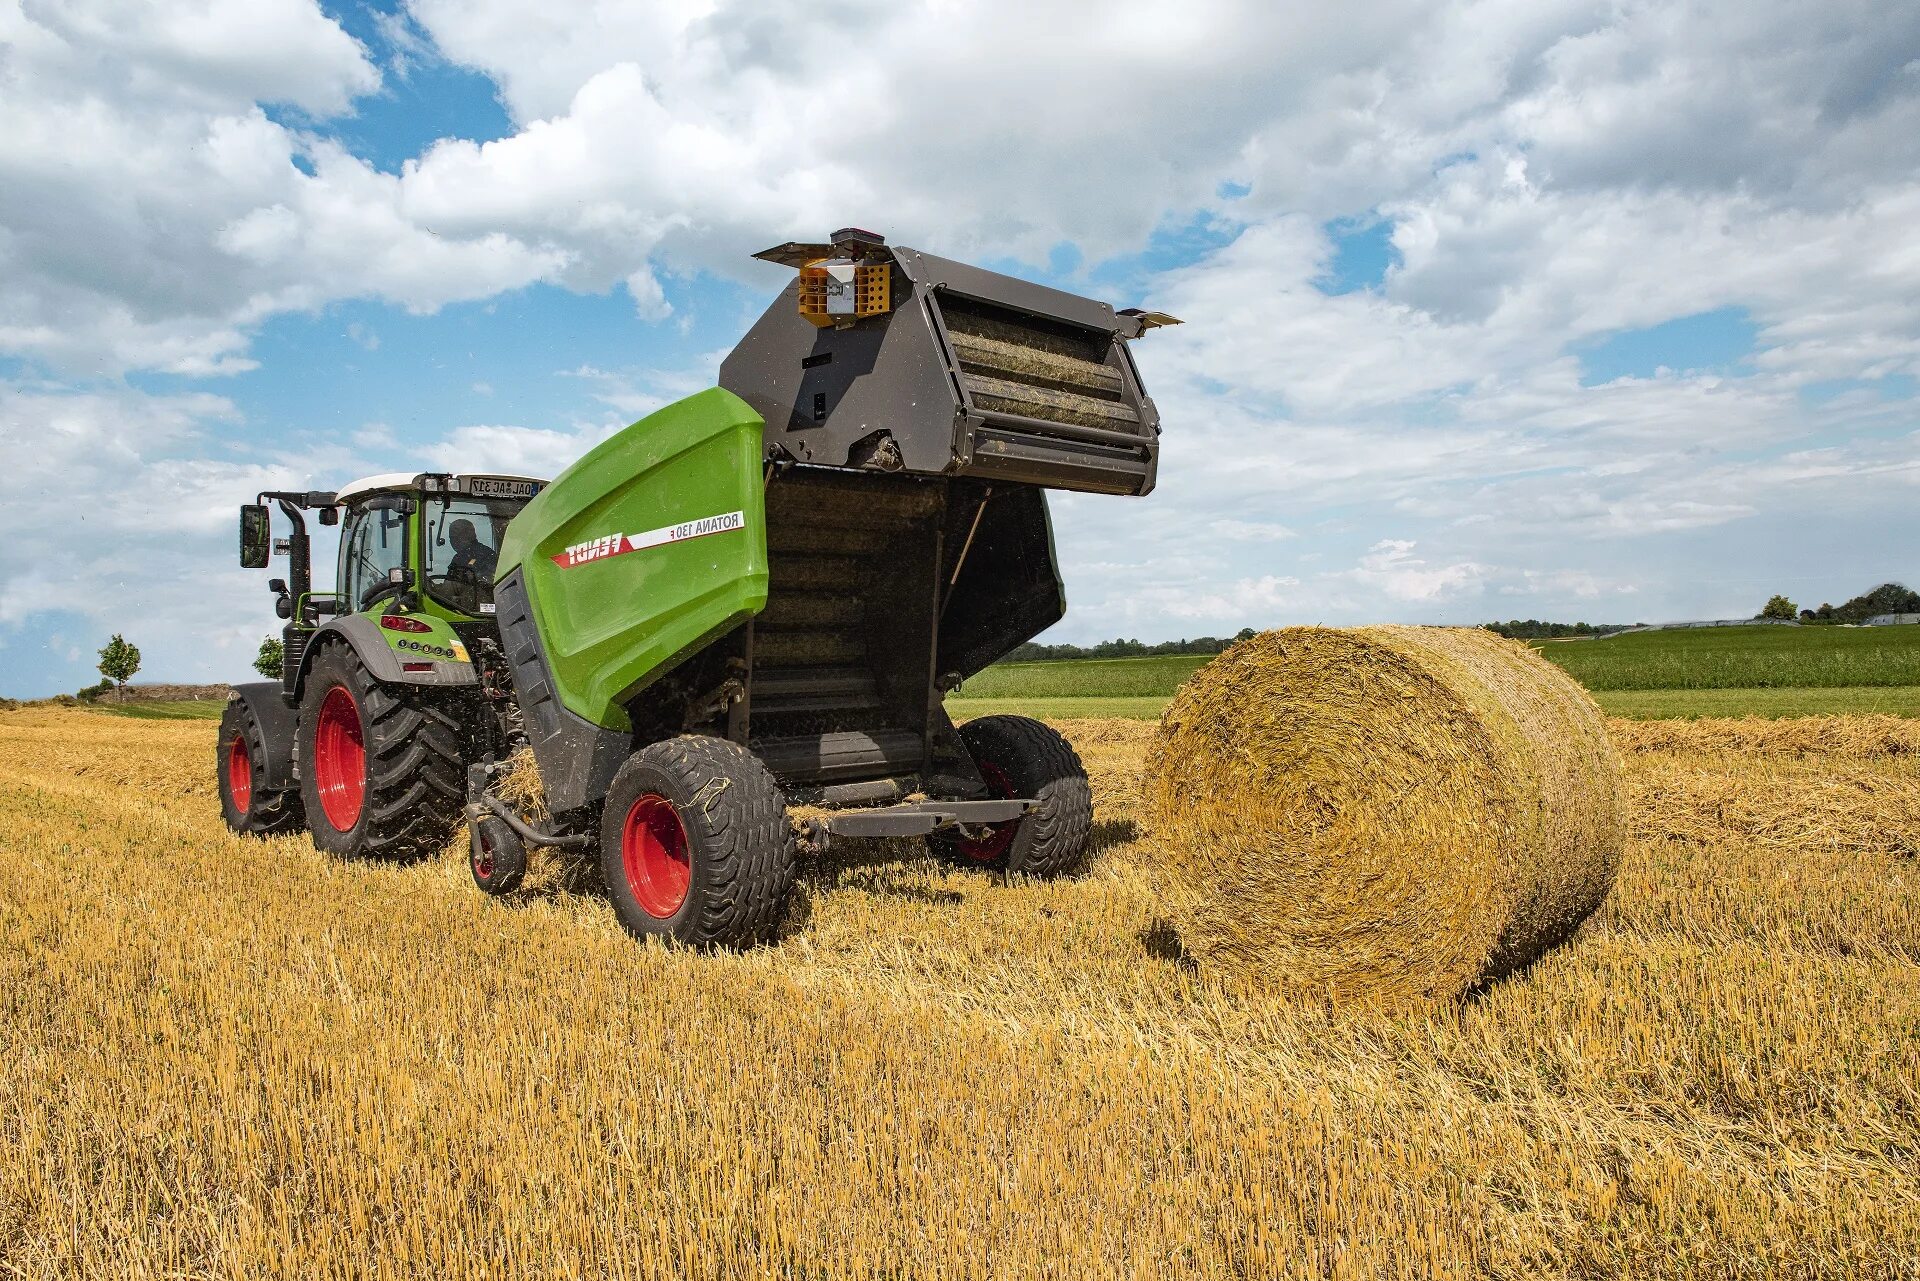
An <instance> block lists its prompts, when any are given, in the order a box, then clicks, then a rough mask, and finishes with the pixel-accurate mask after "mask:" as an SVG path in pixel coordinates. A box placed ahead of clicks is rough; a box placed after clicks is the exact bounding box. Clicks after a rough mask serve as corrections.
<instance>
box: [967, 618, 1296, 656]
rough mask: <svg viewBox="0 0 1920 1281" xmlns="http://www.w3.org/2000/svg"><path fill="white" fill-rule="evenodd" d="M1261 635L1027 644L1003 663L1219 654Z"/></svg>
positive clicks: (1248, 630) (1244, 631)
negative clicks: (1089, 643) (1092, 643)
mask: <svg viewBox="0 0 1920 1281" xmlns="http://www.w3.org/2000/svg"><path fill="white" fill-rule="evenodd" d="M1258 634H1259V633H1258V632H1257V631H1256V630H1255V629H1254V628H1251V627H1242V628H1241V629H1240V630H1239V631H1238V632H1236V633H1235V634H1233V635H1232V636H1199V637H1196V638H1194V639H1193V640H1184V639H1182V640H1170V641H1156V642H1154V643H1153V644H1148V643H1146V642H1145V641H1138V640H1109V641H1101V642H1100V643H1099V644H1097V645H1064V644H1063V645H1041V644H1037V643H1035V642H1033V641H1026V642H1024V643H1022V644H1020V645H1017V646H1015V647H1014V650H1013V652H1012V653H1010V654H1008V655H1007V656H1006V658H1004V659H1002V660H1001V661H1002V662H1007V663H1036V662H1043V661H1045V660H1048V659H1055V658H1152V657H1154V656H1155V655H1159V654H1218V653H1221V652H1222V651H1224V650H1225V649H1226V648H1227V646H1229V645H1232V644H1233V643H1235V642H1236V641H1243V640H1246V639H1248V638H1249V637H1252V636H1256V635H1258Z"/></svg>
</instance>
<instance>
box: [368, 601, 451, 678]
mask: <svg viewBox="0 0 1920 1281" xmlns="http://www.w3.org/2000/svg"><path fill="white" fill-rule="evenodd" d="M387 603H388V604H392V602H391V601H389V602H387ZM367 617H368V618H371V619H373V620H374V621H375V622H378V623H380V636H381V639H383V640H385V641H386V642H387V648H388V649H391V650H392V651H393V652H394V653H396V654H398V655H399V656H400V658H401V660H402V661H403V662H409V663H467V662H472V661H473V656H472V655H471V654H469V653H467V647H466V645H465V643H463V642H462V641H461V639H460V637H459V636H457V635H456V634H455V633H454V630H453V628H451V627H449V626H448V625H447V623H446V620H445V619H443V618H440V617H438V616H436V615H435V614H429V613H426V612H425V611H424V610H421V611H416V612H414V613H410V614H399V613H395V612H394V611H393V610H391V609H385V610H382V609H370V610H368V611H367ZM456 617H458V615H456ZM389 618H391V619H395V620H398V621H403V622H405V623H407V624H410V625H411V626H412V627H425V628H426V629H427V630H426V631H412V630H410V629H409V628H407V627H389V626H387V625H386V623H385V622H384V621H383V620H385V619H389Z"/></svg>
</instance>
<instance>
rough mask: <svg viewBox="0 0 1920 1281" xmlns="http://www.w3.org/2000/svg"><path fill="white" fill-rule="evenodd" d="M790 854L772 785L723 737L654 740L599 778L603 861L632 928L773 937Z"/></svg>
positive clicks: (727, 939)
mask: <svg viewBox="0 0 1920 1281" xmlns="http://www.w3.org/2000/svg"><path fill="white" fill-rule="evenodd" d="M676 841H677V842H678V849H677V850H675V849H674V848H673V846H674V844H675V842H676ZM795 854H796V842H795V837H794V832H793V825H792V824H791V823H789V822H788V821H787V808H786V797H785V796H784V795H782V793H781V791H780V785H779V784H778V783H777V782H775V781H774V777H773V775H772V773H771V772H769V771H768V769H767V767H766V766H765V765H764V764H762V763H761V761H760V759H759V758H758V757H757V756H755V755H754V754H753V753H751V752H749V751H748V750H747V749H746V748H744V747H742V746H740V745H739V744H738V743H734V742H730V741H728V740H727V739H723V738H714V737H711V736H708V735H703V734H682V735H680V736H679V737H677V738H669V739H665V740H663V741H661V742H658V743H653V744H650V745H648V746H647V747H644V748H642V749H641V750H640V751H638V752H636V753H634V754H633V755H632V756H630V757H628V758H627V760H626V763H625V764H623V765H622V766H621V767H620V770H619V772H618V773H617V774H615V775H614V779H613V784H612V786H611V787H609V788H608V789H607V798H606V804H605V806H604V808H603V809H602V812H601V818H600V873H601V877H602V879H603V881H604V882H605V885H606V891H607V897H608V898H609V899H611V900H612V902H613V906H614V911H615V913H616V914H617V915H618V916H619V917H620V923H621V924H622V925H624V926H625V927H626V928H627V930H628V932H629V933H631V934H633V935H634V936H635V937H638V938H647V937H650V936H657V937H662V938H666V939H671V940H672V941H674V942H676V943H681V944H684V945H687V946H690V947H700V948H704V947H726V948H746V947H752V946H753V945H754V944H756V943H760V942H763V941H765V940H766V939H768V938H771V937H772V935H773V933H774V930H775V929H776V928H777V927H778V926H779V924H780V921H781V918H782V915H783V913H784V912H785V909H786V901H787V894H788V892H789V891H790V890H791V889H792V888H793V879H794V858H795ZM669 864H673V865H675V866H676V867H677V866H678V865H684V871H683V872H682V871H677V870H674V868H673V867H669V866H668V865H669ZM657 868H668V870H667V871H665V872H661V871H657V870H652V869H657ZM656 876H658V877H659V879H658V880H657V881H656V880H655V879H654V878H655V877H656ZM675 877H677V878H678V881H677V883H672V882H673V878H675ZM643 900H650V901H651V903H652V906H651V907H649V906H648V902H647V901H643Z"/></svg>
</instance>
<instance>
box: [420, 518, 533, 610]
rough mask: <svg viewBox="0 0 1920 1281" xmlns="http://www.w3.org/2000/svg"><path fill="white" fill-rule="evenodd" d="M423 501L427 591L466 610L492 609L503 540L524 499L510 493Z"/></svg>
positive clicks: (439, 599)
mask: <svg viewBox="0 0 1920 1281" xmlns="http://www.w3.org/2000/svg"><path fill="white" fill-rule="evenodd" d="M422 505H423V507H424V508H425V516H426V541H427V559H426V587H427V591H428V592H429V593H431V594H432V595H433V597H434V599H436V600H438V601H439V602H440V603H441V604H442V605H445V606H446V607H447V608H449V609H457V610H459V611H460V612H461V613H463V614H483V613H492V612H493V610H492V606H493V570H494V566H495V564H496V563H497V562H498V561H499V559H500V540H501V539H502V538H504V537H506V533H507V522H508V521H509V520H511V519H512V518H513V516H514V513H516V512H518V511H519V510H520V508H521V507H522V506H523V505H524V504H522V503H518V502H513V501H510V500H504V499H487V498H455V499H452V500H450V501H442V500H440V499H437V498H427V499H425V500H423V503H422ZM483 607H484V608H483Z"/></svg>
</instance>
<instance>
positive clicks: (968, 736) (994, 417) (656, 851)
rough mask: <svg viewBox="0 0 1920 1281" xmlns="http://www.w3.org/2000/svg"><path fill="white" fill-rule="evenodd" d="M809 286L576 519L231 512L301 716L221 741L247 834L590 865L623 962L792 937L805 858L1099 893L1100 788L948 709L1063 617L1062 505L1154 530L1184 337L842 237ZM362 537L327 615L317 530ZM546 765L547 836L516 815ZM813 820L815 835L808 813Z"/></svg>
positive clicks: (437, 490)
mask: <svg viewBox="0 0 1920 1281" xmlns="http://www.w3.org/2000/svg"><path fill="white" fill-rule="evenodd" d="M757 256H758V257H760V258H763V259H766V260H769V261H774V262H778V263H782V264H785V265H788V266H791V267H794V268H795V269H796V277H795V279H794V281H793V282H792V283H791V284H790V285H789V286H788V288H787V289H786V291H785V292H784V293H783V294H782V295H781V297H780V298H779V299H778V300H776V301H775V302H774V303H773V304H772V305H771V306H770V307H769V308H768V309H767V311H766V313H765V315H763V316H762V317H761V319H760V320H759V321H758V322H757V323H756V324H755V325H754V326H753V328H752V329H751V330H749V332H748V333H747V335H746V337H745V338H744V339H742V341H741V342H740V344H739V345H738V346H737V347H736V348H735V349H734V351H733V352H732V353H731V354H730V355H729V356H728V357H727V359H726V360H725V361H724V362H723V363H722V365H721V369H720V386H719V387H717V388H714V389H712V390H709V391H704V392H700V393H698V394H696V395H693V396H690V397H687V398H686V399H684V400H681V401H679V402H677V403H675V404H672V405H669V406H667V407H666V408H664V409H662V410H660V411H659V412H657V413H655V414H652V415H650V416H649V417H647V418H645V419H642V420H641V421H640V422H637V423H635V424H633V425H632V426H630V427H628V428H626V429H625V430H623V431H621V432H619V433H617V434H616V435H614V436H613V437H612V438H611V439H609V440H607V441H605V442H604V443H602V444H601V445H599V446H597V447H596V448H594V449H593V450H591V451H589V452H588V453H587V454H586V455H585V456H584V457H582V458H581V459H580V460H579V461H578V462H576V463H574V464H573V465H572V466H571V467H568V468H567V469H566V470H565V471H564V472H562V473H561V474H560V475H559V476H558V477H557V478H555V479H554V480H553V481H551V482H544V481H541V480H536V479H531V478H526V477H512V476H465V475H449V474H441V473H423V474H421V475H417V476H407V475H390V476H376V477H372V478H369V479H367V480H364V481H359V482H356V483H355V484H353V485H350V486H348V487H347V488H345V489H342V490H339V491H337V492H331V493H326V492H311V493H301V492H272V493H264V494H261V495H259V497H258V498H257V499H256V501H255V502H254V503H253V504H251V505H249V506H246V507H244V508H242V510H241V522H240V531H241V532H240V544H241V562H242V564H244V565H246V566H249V567H256V568H257V567H262V566H265V565H266V564H267V563H269V559H270V557H271V555H272V554H273V552H274V550H275V539H274V537H273V531H272V528H271V515H270V511H269V508H268V506H267V504H268V503H269V502H272V503H274V504H277V505H278V506H279V508H280V510H281V512H282V513H283V514H284V516H285V519H286V521H287V522H288V524H289V525H290V531H289V533H288V534H287V536H285V537H284V538H282V539H280V540H278V550H280V551H281V552H283V553H284V554H286V555H287V556H288V557H289V560H290V570H289V580H286V581H283V580H279V579H276V580H274V581H273V583H272V584H271V586H272V588H273V590H274V592H275V595H276V598H277V608H278V611H279V613H280V615H281V617H283V618H285V619H286V620H287V626H286V629H285V652H286V657H285V662H284V668H283V673H282V678H281V680H279V681H277V682H261V683H255V684H248V685H241V686H238V687H236V689H235V693H234V697H233V701H232V702H231V704H230V705H229V707H228V709H227V713H226V717H225V719H224V720H223V721H222V725H221V737H220V756H219V779H220V793H221V800H222V805H223V809H224V811H225V814H226V819H227V822H228V824H229V825H230V826H231V827H232V828H233V829H234V830H235V831H238V832H242V833H251V834H266V833H271V832H279V831H287V830H291V829H293V828H295V827H298V826H302V825H304V826H306V827H307V828H308V830H310V831H311V832H312V833H313V839H314V842H315V844H316V845H318V846H319V847H320V848H321V849H324V850H327V851H329V852H331V853H335V854H338V855H341V856H344V857H350V858H361V857H364V858H382V859H408V858H414V857H418V856H422V855H425V854H427V853H430V852H431V851H433V850H434V849H436V848H438V847H439V846H440V845H441V844H442V843H443V842H444V841H445V840H446V838H447V834H448V832H449V830H450V828H451V826H452V824H453V822H454V821H455V820H456V819H457V818H460V817H462V816H464V817H465V818H466V820H467V822H468V825H469V830H470V831H471V833H472V845H471V850H470V855H471V859H470V862H471V869H472V872H473V876H474V880H475V882H476V883H477V884H478V885H479V886H480V888H482V889H484V890H487V891H489V892H494V893H500V892H505V891H507V890H510V889H512V888H514V886H516V885H517V884H518V883H519V881H520V878H521V876H522V874H523V872H524V869H525V866H526V851H527V848H528V847H529V846H534V845H544V846H557V847H560V848H562V849H566V850H571V851H575V852H576V853H578V854H580V855H582V856H586V855H589V854H595V855H597V858H598V862H599V868H600V871H601V874H602V878H603V880H604V882H605V885H606V889H607V893H608V896H609V898H610V899H611V900H612V901H613V904H614V906H615V908H616V910H617V912H618V914H619V916H620V919H621V921H622V922H623V923H624V924H625V925H626V927H627V928H628V929H629V930H630V931H632V932H633V933H634V934H636V935H641V936H647V935H661V936H665V937H668V938H670V939H673V940H677V941H679V942H682V943H687V944H695V945H707V944H718V945H728V946H745V945H750V944H752V943H755V942H758V941H762V940H764V939H766V938H768V937H769V936H770V935H771V934H772V933H773V931H774V930H775V928H776V926H777V924H778V922H779V920H780V918H781V915H782V912H783V908H784V903H785V899H786V897H787V893H788V890H789V889H790V888H791V885H792V881H793V876H794V868H795V860H796V857H797V854H798V852H799V849H800V848H801V847H802V846H806V847H810V848H812V849H816V850H817V849H824V848H825V847H826V846H827V845H828V844H829V843H831V842H832V841H833V840H834V839H836V838H843V837H844V838H862V837H904V836H924V837H927V838H928V839H929V840H930V841H931V842H932V843H933V845H934V847H935V848H936V849H937V850H938V851H940V852H941V853H942V854H943V855H945V856H946V857H948V858H950V859H953V860H954V861H956V862H959V863H961V864H965V865H968V866H974V867H980V868H986V869H995V870H999V871H1004V872H1010V873H1021V874H1027V875H1034V876H1055V875H1060V874H1063V873H1066V872H1069V871H1071V870H1073V869H1074V867H1075V866H1076V865H1077V864H1078V862H1079V860H1080V858H1081V857H1082V855H1083V854H1084V852H1085V849H1086V844H1087V839H1088V835H1089V831H1090V829H1091V826H1092V817H1093V815H1092V801H1091V795H1090V792H1089V789H1088V785H1087V779H1086V773H1085V770H1084V769H1083V767H1082V766H1081V763H1080V760H1079V757H1078V756H1077V755H1076V754H1075V753H1074V751H1073V748H1072V747H1071V746H1070V745H1069V744H1068V743H1067V742H1066V741H1065V740H1064V739H1062V738H1061V737H1060V735H1059V734H1058V733H1057V732H1055V731H1054V730H1053V729H1051V728H1050V727H1048V726H1046V725H1044V724H1042V723H1041V722H1039V721H1035V720H1030V719H1027V718H1024V717H1017V716H990V717H984V718H981V719H978V720H973V721H970V722H968V723H967V724H965V725H962V726H959V727H956V726H955V725H954V724H953V722H952V721H951V720H950V719H949V718H948V716H947V714H946V712H945V710H944V707H943V700H944V698H945V696H946V695H947V694H948V693H950V692H952V691H953V690H955V689H957V688H958V687H959V685H960V683H961V682H962V681H963V680H965V679H966V678H968V677H969V676H972V675H973V674H975V673H977V672H979V671H980V670H982V669H983V668H985V667H986V666H988V665H989V664H991V663H993V662H994V661H996V660H997V659H999V658H1001V657H1003V656H1004V655H1006V654H1007V653H1008V652H1009V651H1010V650H1012V649H1013V648H1014V647H1015V646H1017V645H1019V644H1020V643H1022V642H1023V641H1026V640H1028V639H1030V638H1032V637H1033V636H1035V635H1037V634H1039V633H1040V632H1042V631H1044V630H1045V629H1046V628H1047V627H1049V626H1051V625H1052V624H1053V623H1054V622H1056V621H1058V620H1059V618H1060V617H1061V616H1062V615H1063V614H1064V612H1065V608H1066V602H1065V596H1064V592H1063V590H1062V587H1061V583H1060V578H1059V572H1058V568H1057V565H1056V562H1055V556H1054V549H1053V535H1052V526H1051V523H1050V520H1049V516H1048V510H1047V502H1046V490H1047V489H1050V488H1054V489H1068V490H1077V491H1082V492H1092V493H1105V494H1131V495H1140V494H1145V493H1146V492H1148V491H1149V490H1150V489H1151V488H1152V487H1153V482H1154V475H1155V471H1156V468H1157V465H1158V458H1159V434H1160V433H1159V419H1158V414H1157V412H1156V410H1155V409H1154V406H1153V402H1152V401H1151V400H1150V399H1149V398H1148V397H1147V396H1146V394H1145V391H1144V390H1143V388H1142V387H1141V384H1140V378H1139V373H1138V371H1137V369H1136V368H1135V366H1134V364H1133V360H1132V357H1131V354H1130V352H1129V350H1128V347H1127V344H1128V342H1129V341H1130V340H1132V339H1135V338H1138V337H1139V336H1141V335H1142V334H1143V333H1145V332H1146V331H1147V330H1148V329H1151V328H1154V327H1156V326H1158V325H1164V324H1171V323H1177V322H1175V321H1174V320H1173V318H1172V317H1169V316H1163V315H1158V314H1154V313H1143V312H1139V311H1123V312H1116V311H1115V310H1114V309H1113V308H1111V307H1110V306H1108V305H1107V304H1105V303H1100V302H1095V301H1093V300H1091V299H1087V298H1082V297H1078V296H1076V295H1073V294H1069V293H1064V292H1062V291H1059V290H1054V289H1049V288H1045V287H1043V286H1039V285H1034V284H1030V283H1028V282H1025V281H1021V280H1017V279H1014V278H1012V277H1008V276H1004V275H1000V274H997V273H994V272H989V271H984V270H981V269H979V268H975V267H971V266H967V265H965V264H963V263H958V262H954V261H951V260H948V259H943V258H938V257H935V256H933V255H931V254H925V253H921V252H919V251H916V250H912V249H907V248H904V247H889V246H888V245H887V244H886V243H885V241H884V240H883V239H882V238H881V237H879V236H875V235H873V234H871V233H868V232H863V231H858V230H855V229H847V230H844V231H841V232H837V233H835V235H834V236H833V237H832V239H831V240H830V241H829V242H826V243H819V244H812V243H789V244H786V245H781V246H777V247H776V248H774V249H770V250H767V251H766V252H764V253H762V254H760V255H757ZM308 511H316V512H317V513H318V518H319V520H320V521H321V522H322V523H323V524H334V523H338V524H339V525H340V527H341V535H340V553H339V569H338V575H337V578H336V588H335V591H334V592H331V593H318V592H315V591H314V590H313V585H312V581H311V567H310V552H309V542H308V532H307V529H306V525H305V519H304V513H306V512H308ZM522 747H526V748H531V751H532V754H533V757H534V760H535V762H536V763H537V765H538V768H539V774H540V780H541V786H542V790H543V792H544V796H545V800H546V802H547V807H548V809H549V810H550V812H551V817H549V818H544V819H541V820H539V821H535V820H533V819H531V818H529V817H528V816H527V815H525V814H522V813H520V812H518V811H517V810H516V809H515V807H514V806H513V805H512V804H510V803H509V802H508V801H507V800H505V799H504V798H503V797H502V796H501V795H500V794H499V789H498V788H497V786H496V784H497V782H498V780H499V778H500V775H501V773H502V768H503V763H504V762H505V761H506V760H507V759H508V757H509V756H511V755H512V754H513V753H514V752H516V751H517V750H519V749H521V748H522ZM801 805H804V806H806V807H808V809H809V810H810V811H811V812H812V813H813V814H814V815H815V817H811V818H808V819H806V820H804V821H802V822H796V821H794V820H792V819H790V817H789V813H788V810H789V807H790V806H801Z"/></svg>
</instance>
